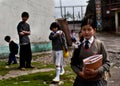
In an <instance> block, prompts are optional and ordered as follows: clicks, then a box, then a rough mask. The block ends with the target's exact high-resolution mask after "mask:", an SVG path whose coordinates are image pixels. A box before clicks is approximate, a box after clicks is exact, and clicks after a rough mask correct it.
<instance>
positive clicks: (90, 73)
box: [84, 68, 98, 75]
mask: <svg viewBox="0 0 120 86" xmlns="http://www.w3.org/2000/svg"><path fill="white" fill-rule="evenodd" d="M84 73H85V74H87V75H97V74H98V70H95V69H88V68H84Z"/></svg>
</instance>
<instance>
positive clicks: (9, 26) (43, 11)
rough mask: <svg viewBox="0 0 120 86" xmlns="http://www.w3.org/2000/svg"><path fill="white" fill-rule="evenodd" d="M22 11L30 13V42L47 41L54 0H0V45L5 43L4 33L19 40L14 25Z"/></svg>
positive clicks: (52, 19) (52, 17)
mask: <svg viewBox="0 0 120 86" xmlns="http://www.w3.org/2000/svg"><path fill="white" fill-rule="evenodd" d="M23 11H27V12H29V14H30V18H29V20H28V23H29V24H30V26H31V36H30V39H31V42H45V41H49V40H48V35H49V33H50V30H49V26H50V24H51V22H52V21H54V0H0V46H1V45H6V42H5V41H4V36H5V35H10V36H11V37H12V39H13V40H14V41H16V42H17V43H18V42H19V39H18V34H17V28H16V27H17V24H18V23H19V21H21V13H22V12H23Z"/></svg>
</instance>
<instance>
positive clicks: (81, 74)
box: [71, 19, 110, 86]
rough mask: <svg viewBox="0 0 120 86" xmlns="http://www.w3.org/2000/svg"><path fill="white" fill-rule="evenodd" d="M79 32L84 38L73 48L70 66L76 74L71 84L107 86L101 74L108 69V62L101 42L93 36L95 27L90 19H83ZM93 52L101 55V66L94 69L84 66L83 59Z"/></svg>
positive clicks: (77, 85) (76, 85) (74, 85)
mask: <svg viewBox="0 0 120 86" xmlns="http://www.w3.org/2000/svg"><path fill="white" fill-rule="evenodd" d="M81 33H82V36H83V38H84V40H83V41H82V44H81V45H80V46H79V47H78V48H77V49H75V50H74V53H73V56H72V58H71V68H72V70H73V71H74V72H75V73H76V75H77V77H76V79H75V81H74V84H73V86H107V82H106V81H105V80H104V78H103V75H104V73H105V72H106V71H107V72H108V71H109V69H110V62H109V60H108V55H107V51H106V49H105V47H104V44H103V42H102V41H100V40H98V39H97V38H95V37H94V34H95V27H94V24H93V21H92V19H86V21H84V24H83V25H82V29H81ZM86 41H87V43H86ZM95 54H102V55H103V61H102V62H103V63H102V66H101V67H99V68H98V69H96V70H94V69H87V68H84V67H83V59H84V58H86V57H89V56H92V55H95ZM86 75H88V76H86Z"/></svg>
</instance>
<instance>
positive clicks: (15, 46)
mask: <svg viewBox="0 0 120 86" xmlns="http://www.w3.org/2000/svg"><path fill="white" fill-rule="evenodd" d="M18 48H19V47H18V44H16V43H14V54H15V55H16V54H17V53H18Z"/></svg>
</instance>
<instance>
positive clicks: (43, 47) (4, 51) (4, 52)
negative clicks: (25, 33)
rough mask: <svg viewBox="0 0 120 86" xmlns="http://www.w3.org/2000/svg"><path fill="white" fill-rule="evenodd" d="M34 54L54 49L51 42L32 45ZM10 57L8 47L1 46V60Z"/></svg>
mask: <svg viewBox="0 0 120 86" xmlns="http://www.w3.org/2000/svg"><path fill="white" fill-rule="evenodd" d="M31 49H32V53H35V52H41V51H49V50H51V49H52V46H51V43H50V42H42V43H31ZM8 55H9V47H8V46H0V58H5V57H8Z"/></svg>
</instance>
